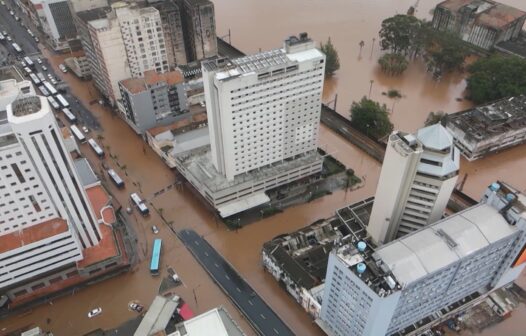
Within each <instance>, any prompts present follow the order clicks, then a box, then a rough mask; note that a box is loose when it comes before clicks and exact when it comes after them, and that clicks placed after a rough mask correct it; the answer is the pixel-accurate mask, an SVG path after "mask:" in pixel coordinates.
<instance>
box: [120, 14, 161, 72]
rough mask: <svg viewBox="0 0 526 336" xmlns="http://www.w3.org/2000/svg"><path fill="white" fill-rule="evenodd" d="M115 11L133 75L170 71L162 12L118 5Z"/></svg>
mask: <svg viewBox="0 0 526 336" xmlns="http://www.w3.org/2000/svg"><path fill="white" fill-rule="evenodd" d="M114 8H115V15H116V17H117V20H118V22H119V27H120V31H121V34H122V40H123V42H124V47H125V49H126V59H127V61H128V66H129V68H130V72H131V76H132V77H140V76H143V74H144V72H145V71H146V70H155V71H157V72H166V71H168V69H169V67H168V56H167V54H166V45H165V40H164V33H163V30H162V24H161V16H160V14H159V11H158V10H157V9H155V8H153V7H145V8H138V7H135V6H128V5H126V6H124V5H122V6H120V5H119V6H117V5H116V6H114ZM121 61H122V60H121Z"/></svg>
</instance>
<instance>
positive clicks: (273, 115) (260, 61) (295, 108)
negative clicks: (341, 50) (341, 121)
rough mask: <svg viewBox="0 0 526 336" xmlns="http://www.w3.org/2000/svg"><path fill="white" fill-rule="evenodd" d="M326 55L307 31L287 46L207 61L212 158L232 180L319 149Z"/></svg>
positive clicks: (215, 164)
mask: <svg viewBox="0 0 526 336" xmlns="http://www.w3.org/2000/svg"><path fill="white" fill-rule="evenodd" d="M324 62H325V55H324V54H323V53H321V52H320V51H319V50H318V49H316V46H315V44H314V42H313V41H312V40H311V39H310V38H308V37H307V34H305V33H304V34H302V35H300V37H299V38H297V37H295V36H292V37H290V38H289V39H287V40H286V41H285V43H284V46H283V49H275V50H271V51H267V52H262V53H259V54H255V55H250V56H246V57H241V58H237V59H233V60H217V61H209V62H204V63H203V66H202V68H203V80H204V89H205V98H206V106H207V115H208V125H209V129H210V142H211V149H212V162H213V164H214V166H215V168H216V169H217V171H218V172H219V173H220V174H223V175H224V176H226V178H227V179H228V180H233V179H234V177H235V176H237V175H241V174H243V173H246V172H250V171H253V170H255V169H258V168H262V167H265V166H268V165H271V164H273V163H274V162H279V161H283V160H286V159H291V158H294V157H295V156H297V155H300V154H303V153H306V152H311V151H315V150H316V148H317V145H318V135H319V134H318V129H319V122H320V104H321V94H322V90H323V79H324V69H325V64H324Z"/></svg>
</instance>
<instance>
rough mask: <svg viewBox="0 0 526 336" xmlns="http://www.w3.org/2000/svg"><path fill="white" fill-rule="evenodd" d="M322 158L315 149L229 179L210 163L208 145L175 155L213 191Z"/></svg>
mask: <svg viewBox="0 0 526 336" xmlns="http://www.w3.org/2000/svg"><path fill="white" fill-rule="evenodd" d="M320 160H322V156H321V155H320V154H319V153H318V152H317V151H312V152H310V153H305V154H303V155H301V156H298V157H297V158H295V159H286V160H283V161H281V162H276V163H274V164H272V165H270V166H267V167H261V168H259V169H256V170H253V171H250V172H247V173H244V174H241V175H237V176H236V177H235V178H234V180H232V181H229V180H227V179H226V177H224V176H223V175H222V174H220V173H219V172H218V171H217V170H216V168H215V167H214V165H213V164H212V154H211V149H210V146H209V145H208V146H204V147H199V148H196V149H193V150H190V151H187V152H185V153H182V154H181V155H179V156H177V157H176V161H177V162H178V165H179V166H182V167H184V168H185V169H186V170H187V171H188V172H190V173H191V174H192V175H193V176H194V177H195V178H196V179H197V180H198V181H200V182H201V183H202V184H203V185H204V186H206V187H207V188H208V189H209V190H211V191H213V192H217V191H221V190H225V189H228V188H231V187H234V186H236V185H240V184H243V183H246V182H251V183H254V182H257V181H263V180H265V179H268V178H270V177H272V176H275V175H277V174H280V173H284V172H286V171H289V170H292V169H295V168H299V167H302V166H305V165H309V164H313V163H315V162H317V161H320Z"/></svg>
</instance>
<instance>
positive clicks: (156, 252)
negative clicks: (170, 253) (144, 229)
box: [150, 239, 163, 276]
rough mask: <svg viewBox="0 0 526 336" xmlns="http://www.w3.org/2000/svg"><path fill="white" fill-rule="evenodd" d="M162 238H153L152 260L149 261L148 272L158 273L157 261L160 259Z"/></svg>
mask: <svg viewBox="0 0 526 336" xmlns="http://www.w3.org/2000/svg"><path fill="white" fill-rule="evenodd" d="M162 243H163V241H162V239H155V240H154V241H153V248H152V261H151V262H150V273H151V274H152V275H154V276H155V275H159V261H160V259H161V247H162Z"/></svg>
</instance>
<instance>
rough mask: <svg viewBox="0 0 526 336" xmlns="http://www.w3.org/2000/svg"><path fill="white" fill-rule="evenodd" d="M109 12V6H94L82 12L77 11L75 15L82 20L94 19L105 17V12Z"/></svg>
mask: <svg viewBox="0 0 526 336" xmlns="http://www.w3.org/2000/svg"><path fill="white" fill-rule="evenodd" d="M109 12H111V8H110V7H100V8H94V9H90V10H86V11H82V12H77V16H78V17H79V19H81V20H82V21H84V22H89V21H94V20H98V19H103V18H106V16H107V14H108V13H109Z"/></svg>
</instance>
